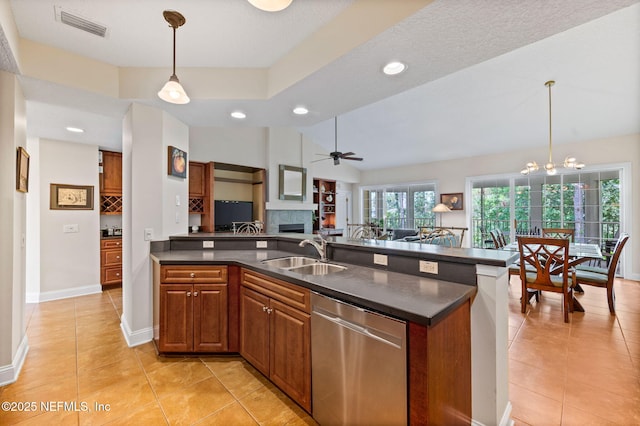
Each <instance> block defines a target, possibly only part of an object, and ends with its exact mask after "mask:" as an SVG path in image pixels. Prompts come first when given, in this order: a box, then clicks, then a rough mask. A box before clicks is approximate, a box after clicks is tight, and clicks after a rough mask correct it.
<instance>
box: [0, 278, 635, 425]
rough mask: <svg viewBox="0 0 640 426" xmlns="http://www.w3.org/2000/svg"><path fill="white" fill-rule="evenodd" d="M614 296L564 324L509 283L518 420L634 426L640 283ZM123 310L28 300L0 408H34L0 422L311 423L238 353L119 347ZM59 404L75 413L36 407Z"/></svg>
mask: <svg viewBox="0 0 640 426" xmlns="http://www.w3.org/2000/svg"><path fill="white" fill-rule="evenodd" d="M616 293H617V296H618V298H617V306H616V308H617V315H616V316H612V315H609V312H608V308H607V302H606V295H605V292H604V290H603V289H598V288H593V287H586V288H585V294H583V295H579V296H578V298H579V299H580V301H581V303H582V304H583V305H584V306H585V310H586V312H585V313H573V314H572V315H571V322H570V323H569V324H565V323H564V322H563V320H562V313H561V305H560V299H559V297H557V295H555V294H546V293H545V294H544V295H543V297H542V299H541V301H540V302H539V303H534V304H533V306H532V308H531V309H530V310H529V311H528V312H527V313H526V314H521V313H520V305H519V298H520V282H519V280H518V278H517V277H513V278H512V279H511V283H510V286H509V295H510V298H509V311H510V312H509V367H508V368H509V382H510V388H509V392H510V400H511V403H512V405H513V411H512V416H511V417H512V418H513V420H514V421H515V424H516V425H586V424H592V425H616V424H619V425H630V424H640V307H639V306H638V305H639V302H640V283H639V282H635V281H626V280H618V281H617V283H616ZM121 309H122V291H121V289H113V290H109V291H107V292H104V293H102V294H98V295H91V296H84V297H77V298H73V299H65V300H59V301H53V302H46V303H41V304H37V305H28V315H27V316H28V327H27V334H28V337H29V345H30V350H29V354H28V356H27V359H26V361H25V365H24V367H23V369H22V372H21V374H20V377H19V379H18V381H17V382H16V383H13V384H11V385H7V386H4V387H0V401H15V402H22V403H26V402H31V401H33V402H36V404H37V407H36V410H35V411H22V412H20V413H17V412H7V411H0V424H1V425H12V424H25V425H28V424H34V425H42V424H47V423H48V424H56V425H67V424H69V425H78V424H82V425H93V424H107V423H108V424H116V425H117V424H121V425H129V424H136V425H162V424H172V425H173V424H176V425H181V424H197V425H257V424H260V425H308V424H315V422H314V421H313V419H311V418H310V417H309V415H308V414H306V413H305V412H304V411H303V410H302V409H301V408H300V407H298V406H297V405H296V404H295V403H293V402H291V401H290V400H289V399H288V398H287V397H286V396H285V395H284V394H283V393H282V392H280V391H279V390H278V389H277V388H276V387H275V386H273V385H272V384H270V383H269V381H268V380H266V379H265V378H264V377H263V376H262V375H261V374H260V373H258V372H257V371H256V370H255V369H254V368H253V367H251V366H250V365H249V364H248V363H247V362H245V361H243V360H242V359H241V358H240V357H237V356H211V357H199V358H185V357H171V358H167V357H158V356H157V355H156V354H155V351H154V348H153V345H152V344H150V343H148V344H145V345H142V346H139V347H136V348H129V347H127V345H126V343H125V341H124V339H123V338H122V333H121V331H120V326H119V323H120V315H121ZM505 368H507V366H505ZM58 401H60V402H67V403H69V402H75V403H76V404H77V406H76V407H77V408H76V409H75V410H74V409H73V408H74V407H73V406H67V407H66V409H65V407H64V405H61V406H59V407H58V411H53V410H49V411H43V410H42V409H41V408H42V407H41V406H40V403H41V402H45V403H46V402H50V403H53V402H58ZM83 403H84V404H86V408H87V409H88V410H87V411H84V408H85V407H84V406H83V405H82V404H83ZM96 404H98V405H96ZM100 404H102V407H103V409H102V410H100V409H99V408H100V407H101V406H100ZM107 404H108V410H107ZM53 406H54V407H56V405H53Z"/></svg>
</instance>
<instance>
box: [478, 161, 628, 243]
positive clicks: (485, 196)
mask: <svg viewBox="0 0 640 426" xmlns="http://www.w3.org/2000/svg"><path fill="white" fill-rule="evenodd" d="M621 175H622V171H621V170H620V169H612V170H602V171H588V172H587V171H582V172H577V173H568V174H561V175H554V176H547V175H543V174H541V175H530V176H518V177H505V178H492V179H477V180H472V182H471V196H472V206H473V212H472V221H471V222H472V224H471V226H472V230H471V231H472V244H473V247H492V246H493V244H492V241H491V237H490V235H489V232H490V231H491V230H492V229H501V230H502V231H503V232H504V233H505V234H506V235H510V237H511V238H512V239H513V238H515V236H516V235H539V234H540V233H541V230H542V228H571V229H574V232H575V234H574V239H575V242H578V243H580V242H584V243H594V244H599V245H600V247H601V248H602V250H603V253H607V252H609V251H610V248H611V246H612V245H613V244H615V241H616V240H617V238H618V235H619V232H620V227H621V223H620V221H621V205H620V184H621V178H620V177H621Z"/></svg>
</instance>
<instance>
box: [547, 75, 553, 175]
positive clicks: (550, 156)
mask: <svg viewBox="0 0 640 426" xmlns="http://www.w3.org/2000/svg"><path fill="white" fill-rule="evenodd" d="M554 83H555V82H554V81H553V80H552V81H547V82H546V83H545V84H546V85H547V87H548V88H549V163H553V160H552V154H551V150H552V141H551V86H553V84H554Z"/></svg>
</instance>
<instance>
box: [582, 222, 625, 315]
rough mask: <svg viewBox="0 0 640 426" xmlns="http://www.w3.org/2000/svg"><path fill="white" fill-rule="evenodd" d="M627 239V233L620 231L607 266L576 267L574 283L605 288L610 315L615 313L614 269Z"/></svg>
mask: <svg viewBox="0 0 640 426" xmlns="http://www.w3.org/2000/svg"><path fill="white" fill-rule="evenodd" d="M628 239H629V234H627V233H622V234H620V237H619V238H618V241H617V242H616V245H615V247H614V249H613V256H611V259H610V260H609V266H608V267H606V268H599V267H595V266H577V267H576V284H585V285H591V286H595V287H602V288H606V289H607V301H608V302H609V312H610V313H611V314H612V315H615V313H616V307H615V302H616V294H615V292H614V291H613V282H614V280H615V277H616V269H617V268H618V261H619V260H620V254H621V253H622V249H623V248H624V245H625V244H626V243H627V240H628Z"/></svg>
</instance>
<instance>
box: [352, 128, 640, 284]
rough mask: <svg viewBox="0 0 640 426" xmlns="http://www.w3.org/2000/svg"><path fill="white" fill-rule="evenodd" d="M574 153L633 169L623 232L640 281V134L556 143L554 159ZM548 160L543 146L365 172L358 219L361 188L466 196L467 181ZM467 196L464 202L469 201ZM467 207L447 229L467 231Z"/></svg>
mask: <svg viewBox="0 0 640 426" xmlns="http://www.w3.org/2000/svg"><path fill="white" fill-rule="evenodd" d="M569 154H572V155H575V156H577V157H578V159H579V160H580V161H583V162H584V163H585V164H587V168H586V169H585V170H588V168H589V167H594V168H595V167H600V166H606V165H608V164H616V165H620V164H622V163H628V164H630V165H631V179H630V181H629V182H625V184H626V185H627V186H626V187H625V188H624V195H626V199H627V200H629V203H630V205H629V204H627V206H629V207H630V209H629V210H630V211H631V212H635V214H633V216H632V217H626V218H625V225H626V229H625V231H627V232H630V233H631V240H630V241H629V243H627V248H625V253H624V255H625V259H626V260H627V262H628V265H630V267H631V269H630V271H629V272H630V274H628V276H627V278H630V279H636V280H638V279H640V262H639V261H638V260H637V259H638V254H640V236H639V234H638V232H640V214H638V212H639V211H640V210H639V209H640V192H639V189H640V135H639V134H634V135H627V136H620V137H614V138H607V139H596V140H591V141H585V142H577V143H570V144H561V145H558V144H556V145H555V146H554V151H553V155H554V158H555V159H556V160H559V159H563V158H565V157H566V156H567V155H569ZM546 155H547V152H546V146H545V144H541V146H540V148H539V149H531V150H526V151H517V152H506V153H503V154H496V155H486V156H481V157H472V158H461V159H456V160H450V161H438V162H433V163H425V164H417V165H413V166H404V167H395V168H388V169H379V170H368V171H363V172H362V173H361V180H360V184H359V185H358V186H356V187H354V197H353V198H354V212H356V213H355V216H356V217H359V214H360V213H359V212H360V211H361V206H360V202H361V200H360V194H359V193H360V189H361V188H362V187H363V186H369V185H381V184H387V183H404V182H420V181H428V180H435V181H437V184H438V191H439V192H440V193H449V192H465V188H466V181H467V178H468V177H474V176H486V175H491V176H493V175H498V174H512V175H519V170H520V169H521V168H522V166H523V165H524V164H525V163H526V162H528V161H531V160H537V161H538V162H539V163H540V162H543V161H544V159H545V157H546ZM467 195H468V194H466V193H465V203H468V202H469V197H468V196H467ZM468 210H469V209H468V206H465V210H464V211H462V212H452V213H447V217H446V221H447V223H446V224H447V225H449V226H468V223H469V217H468Z"/></svg>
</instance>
